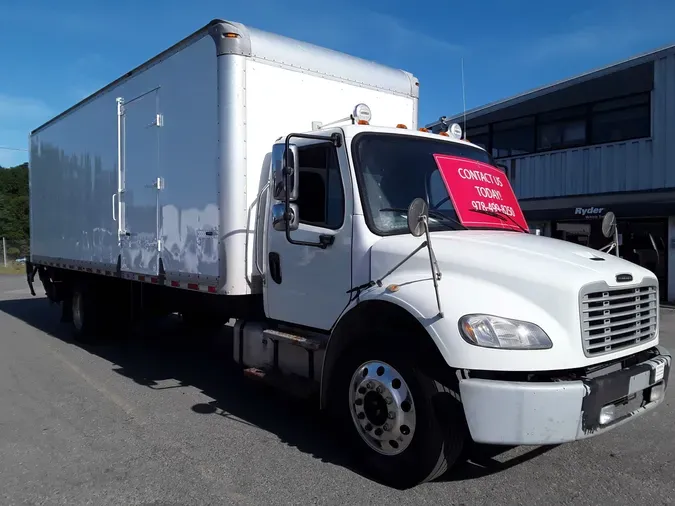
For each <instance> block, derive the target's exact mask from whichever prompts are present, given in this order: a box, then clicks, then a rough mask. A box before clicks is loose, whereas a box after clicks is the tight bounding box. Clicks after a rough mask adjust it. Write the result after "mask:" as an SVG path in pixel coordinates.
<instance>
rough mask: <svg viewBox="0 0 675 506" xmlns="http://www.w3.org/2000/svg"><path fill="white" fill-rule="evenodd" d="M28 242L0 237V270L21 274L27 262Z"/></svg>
mask: <svg viewBox="0 0 675 506" xmlns="http://www.w3.org/2000/svg"><path fill="white" fill-rule="evenodd" d="M29 246H30V242H29V241H28V240H27V239H12V238H11V237H0V268H1V269H4V270H5V271H16V272H21V271H23V270H24V269H25V263H26V260H28V251H29Z"/></svg>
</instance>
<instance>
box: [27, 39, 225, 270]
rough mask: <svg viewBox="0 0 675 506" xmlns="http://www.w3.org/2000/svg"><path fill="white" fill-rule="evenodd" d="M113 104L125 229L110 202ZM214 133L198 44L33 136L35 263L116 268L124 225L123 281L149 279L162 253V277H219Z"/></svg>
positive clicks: (212, 81) (211, 70) (212, 66)
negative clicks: (120, 114) (120, 121)
mask: <svg viewBox="0 0 675 506" xmlns="http://www.w3.org/2000/svg"><path fill="white" fill-rule="evenodd" d="M117 97H122V98H123V99H124V100H125V102H126V104H125V119H124V125H125V131H124V135H123V146H124V150H123V151H124V158H123V160H124V162H123V164H122V166H123V168H124V177H123V180H124V186H125V188H126V191H125V196H124V199H123V202H124V218H125V219H124V222H120V221H116V220H119V219H120V216H119V214H120V213H119V212H117V211H118V210H117V209H115V208H116V197H114V195H115V194H116V193H117V185H118V175H117V165H118V164H117V162H118V155H117V149H118V135H117V104H116V98H117ZM216 125H217V79H216V54H215V46H214V44H213V40H212V39H211V38H210V37H209V36H206V37H203V38H201V39H197V40H196V41H194V42H192V43H191V44H189V45H186V46H185V47H183V48H182V49H180V50H179V51H177V52H175V53H173V54H170V55H168V56H167V57H165V58H163V59H160V60H159V61H157V62H156V63H154V64H153V65H151V66H149V67H147V68H143V69H140V70H139V71H137V72H135V73H134V74H133V75H131V76H130V77H129V78H127V79H125V80H122V81H121V82H120V84H118V85H117V86H114V87H112V88H109V89H106V90H105V91H104V92H102V93H100V94H98V95H96V96H95V97H93V98H92V99H91V100H89V101H85V102H84V103H83V104H82V105H80V106H78V107H76V108H74V109H73V110H72V111H70V112H68V113H67V114H65V115H64V116H62V117H60V118H57V119H56V120H55V121H54V122H52V123H50V124H48V125H46V126H45V127H43V128H41V129H38V131H37V132H35V133H34V134H33V135H32V137H31V153H30V166H31V170H30V181H31V196H30V205H31V220H32V229H31V240H32V248H31V252H32V255H33V257H34V259H36V260H39V259H51V260H63V261H70V263H71V264H74V265H84V266H102V267H105V268H114V267H115V266H116V264H117V259H118V255H119V254H120V247H119V245H118V234H117V231H118V223H124V225H125V226H123V227H122V228H126V229H128V230H129V231H130V235H129V236H128V238H127V239H125V240H123V241H122V253H123V256H124V261H123V262H122V264H123V267H124V269H123V270H125V271H128V272H135V273H138V274H143V273H148V272H152V271H153V270H154V269H156V266H157V265H158V264H159V262H158V258H159V252H160V249H161V254H162V257H163V258H162V260H163V263H164V268H165V271H166V272H167V277H169V276H172V277H176V278H180V277H181V276H182V277H196V276H198V275H202V276H203V277H206V278H208V277H213V278H217V276H218V251H217V248H216V244H217V232H218V213H217V189H216V188H217V172H216V169H217V161H216V151H217V128H216ZM158 178H159V180H158ZM158 181H161V182H160V184H159V186H160V189H158V188H157V186H158V184H157V183H158ZM120 226H122V225H120ZM207 232H208V235H207ZM213 233H215V234H216V237H215V238H214V239H211V234H213ZM134 234H135V235H134ZM158 238H159V239H161V241H160V242H159V244H158V241H157V239H158ZM205 238H206V239H205ZM66 263H67V262H66Z"/></svg>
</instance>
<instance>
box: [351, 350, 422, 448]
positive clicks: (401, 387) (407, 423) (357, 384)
mask: <svg viewBox="0 0 675 506" xmlns="http://www.w3.org/2000/svg"><path fill="white" fill-rule="evenodd" d="M349 410H350V412H351V415H352V420H353V421H354V425H355V427H356V430H357V432H358V433H359V435H360V436H361V438H362V439H363V440H364V441H365V442H366V444H367V445H368V446H369V447H370V448H372V449H373V450H375V451H376V452H378V453H381V454H383V455H388V456H393V455H398V454H399V453H401V452H403V451H404V450H405V449H406V448H408V446H409V445H410V443H411V442H412V439H413V436H414V434H415V426H416V421H417V417H416V413H415V404H414V402H413V397H412V393H411V392H410V388H409V387H408V384H407V383H406V382H405V380H404V379H403V376H402V375H401V374H400V373H399V372H398V371H397V370H396V369H395V368H394V367H392V366H391V365H389V364H387V363H385V362H380V361H369V362H365V363H364V364H361V365H360V366H359V367H358V368H357V369H356V371H355V372H354V374H353V375H352V379H351V383H350V389H349Z"/></svg>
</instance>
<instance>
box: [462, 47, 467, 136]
mask: <svg viewBox="0 0 675 506" xmlns="http://www.w3.org/2000/svg"><path fill="white" fill-rule="evenodd" d="M462 107H463V109H464V128H462V130H463V131H464V132H463V133H464V140H466V92H465V89H464V57H462Z"/></svg>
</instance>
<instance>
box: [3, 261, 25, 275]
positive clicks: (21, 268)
mask: <svg viewBox="0 0 675 506" xmlns="http://www.w3.org/2000/svg"><path fill="white" fill-rule="evenodd" d="M25 272H26V264H17V263H15V262H7V267H5V266H4V265H3V263H2V258H0V274H24V273H25Z"/></svg>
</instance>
